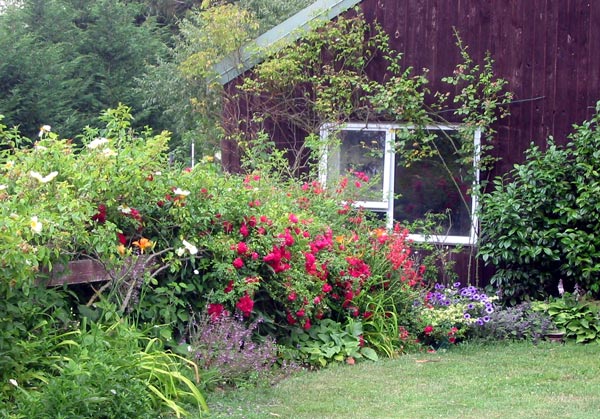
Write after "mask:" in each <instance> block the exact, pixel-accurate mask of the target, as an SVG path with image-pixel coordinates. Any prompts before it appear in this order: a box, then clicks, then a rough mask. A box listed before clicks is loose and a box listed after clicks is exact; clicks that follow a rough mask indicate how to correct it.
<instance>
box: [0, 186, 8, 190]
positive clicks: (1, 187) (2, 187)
mask: <svg viewBox="0 0 600 419" xmlns="http://www.w3.org/2000/svg"><path fill="white" fill-rule="evenodd" d="M6 188H8V186H6V185H0V191H3V190H5V189H6Z"/></svg>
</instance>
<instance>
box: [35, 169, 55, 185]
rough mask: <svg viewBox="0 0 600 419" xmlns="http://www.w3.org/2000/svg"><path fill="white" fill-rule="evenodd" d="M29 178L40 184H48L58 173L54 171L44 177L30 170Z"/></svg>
mask: <svg viewBox="0 0 600 419" xmlns="http://www.w3.org/2000/svg"><path fill="white" fill-rule="evenodd" d="M29 176H31V177H32V178H34V179H37V180H38V181H40V182H41V183H48V182H50V181H51V180H52V179H54V178H55V177H56V176H58V172H57V171H54V172H50V173H48V174H47V175H46V176H42V175H41V174H40V173H39V172H35V171H33V170H32V171H30V172H29Z"/></svg>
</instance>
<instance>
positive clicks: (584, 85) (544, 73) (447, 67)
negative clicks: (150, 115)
mask: <svg viewBox="0 0 600 419" xmlns="http://www.w3.org/2000/svg"><path fill="white" fill-rule="evenodd" d="M360 7H361V8H362V11H363V13H364V15H365V17H366V18H367V20H369V21H374V20H377V21H378V22H379V23H380V24H381V25H382V26H383V28H384V29H385V31H386V32H387V33H388V34H389V35H390V40H391V43H392V47H393V48H394V49H396V50H398V51H400V52H401V53H403V57H404V58H403V60H404V63H405V64H406V66H412V67H414V68H415V69H416V70H420V69H422V68H427V69H429V79H430V86H429V87H430V89H431V90H432V91H435V90H438V89H441V90H442V91H445V90H446V89H447V85H446V84H445V83H443V82H442V81H441V78H442V77H444V76H447V75H450V74H452V72H453V70H454V68H455V66H456V65H457V64H458V63H459V62H460V55H459V51H458V48H457V47H456V45H455V37H454V30H455V29H456V31H458V33H459V34H460V36H461V38H462V40H463V43H464V44H465V45H467V46H468V51H469V53H470V55H471V56H472V57H473V58H474V60H475V61H476V62H478V63H483V58H484V56H485V54H486V53H487V52H489V53H490V54H491V56H492V58H493V59H494V61H495V65H494V69H495V71H496V73H497V74H498V76H500V77H502V78H504V79H506V80H507V81H508V89H509V90H510V91H512V92H513V93H514V103H513V104H511V106H510V113H511V116H510V117H509V118H506V119H504V120H502V121H501V122H500V123H498V125H497V126H496V127H495V128H496V130H497V136H496V139H495V150H494V153H495V154H496V155H497V156H498V157H500V158H501V161H500V162H499V163H498V164H497V165H496V168H495V170H494V171H493V173H492V174H502V173H505V172H506V171H508V170H510V169H511V168H512V166H513V165H514V164H515V163H518V162H521V161H522V160H523V156H524V152H525V150H526V149H527V148H528V147H529V145H530V143H531V142H534V143H535V144H537V145H539V146H541V147H545V145H546V140H547V138H548V137H549V136H553V137H554V139H555V141H556V142H557V143H559V144H565V143H566V142H567V141H568V139H567V136H568V134H569V133H570V132H571V128H572V126H573V124H579V123H581V122H582V121H584V120H585V119H588V118H589V117H590V116H591V115H592V114H593V112H594V108H595V103H596V101H598V100H600V1H598V0H587V1H584V0H363V1H362V2H361V4H360ZM349 13H352V12H349ZM369 71H370V72H371V74H372V76H373V77H375V78H381V77H383V76H384V74H385V67H384V63H378V62H374V63H372V67H371V68H370V69H369ZM234 84H235V83H232V86H233V85H234ZM247 105H248V104H237V105H236V107H237V109H238V110H237V112H242V113H244V112H247V111H249V109H248V107H247ZM249 106H250V108H251V106H252V105H251V104H250V105H249ZM234 114H235V113H234ZM279 132H281V133H285V130H282V131H279ZM283 135H289V132H288V133H286V134H283ZM283 135H280V136H283ZM276 140H277V142H278V143H281V144H282V143H286V142H289V138H288V139H287V140H286V139H285V138H276ZM225 144H226V145H227V146H229V147H230V146H231V143H226V142H225ZM231 150H235V147H234V148H232V149H231ZM223 157H224V162H225V164H226V166H227V167H228V168H230V169H233V170H235V169H238V168H239V160H238V159H239V157H238V156H237V155H235V153H234V151H230V152H228V150H227V148H225V149H224V151H223ZM468 260H469V257H468V255H466V254H465V255H463V256H461V257H459V258H458V260H457V268H458V271H459V276H460V277H464V273H465V272H466V266H467V261H468ZM476 271H477V272H478V273H479V274H480V277H479V280H480V281H481V282H483V283H485V281H486V276H487V275H486V273H485V272H483V271H482V269H481V266H479V267H478V269H476Z"/></svg>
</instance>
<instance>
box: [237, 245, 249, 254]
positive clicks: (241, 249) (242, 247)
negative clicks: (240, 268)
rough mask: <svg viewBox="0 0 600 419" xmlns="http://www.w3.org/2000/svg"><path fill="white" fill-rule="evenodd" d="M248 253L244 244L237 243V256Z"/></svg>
mask: <svg viewBox="0 0 600 419" xmlns="http://www.w3.org/2000/svg"><path fill="white" fill-rule="evenodd" d="M247 251H248V245H247V244H246V243H244V242H239V243H238V244H237V252H238V255H243V254H244V253H246V252H247Z"/></svg>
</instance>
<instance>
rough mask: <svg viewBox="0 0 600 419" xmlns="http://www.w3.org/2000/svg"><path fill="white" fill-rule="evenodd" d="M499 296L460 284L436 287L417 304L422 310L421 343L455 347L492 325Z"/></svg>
mask: <svg viewBox="0 0 600 419" xmlns="http://www.w3.org/2000/svg"><path fill="white" fill-rule="evenodd" d="M496 299H497V297H496V296H488V295H487V294H486V293H485V292H484V291H482V290H480V289H479V288H477V287H475V286H472V285H468V286H465V287H461V283H460V282H456V283H454V284H452V285H450V286H446V285H443V284H435V286H434V287H433V289H432V290H429V291H427V292H426V293H425V295H424V296H423V299H422V300H421V301H416V302H415V304H416V305H417V306H419V307H420V312H419V319H420V323H421V326H422V328H421V331H420V333H419V340H420V342H421V343H423V344H425V345H428V346H431V347H433V348H438V347H443V346H447V345H449V344H454V343H457V342H458V341H460V340H461V339H464V338H465V337H467V336H470V335H471V334H472V333H473V331H474V330H477V329H478V328H481V327H482V326H484V325H485V324H486V323H488V322H490V320H491V315H492V314H493V313H494V311H495V308H494V301H495V300H496Z"/></svg>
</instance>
